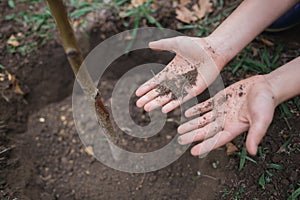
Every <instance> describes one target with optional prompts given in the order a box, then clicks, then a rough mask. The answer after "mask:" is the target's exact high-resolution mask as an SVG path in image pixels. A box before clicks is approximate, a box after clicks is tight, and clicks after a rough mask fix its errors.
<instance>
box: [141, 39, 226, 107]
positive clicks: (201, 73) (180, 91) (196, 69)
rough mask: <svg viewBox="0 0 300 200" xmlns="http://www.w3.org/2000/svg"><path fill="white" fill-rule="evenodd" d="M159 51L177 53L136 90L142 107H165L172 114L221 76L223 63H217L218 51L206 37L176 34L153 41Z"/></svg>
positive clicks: (154, 46)
mask: <svg viewBox="0 0 300 200" xmlns="http://www.w3.org/2000/svg"><path fill="white" fill-rule="evenodd" d="M149 46H150V48H152V49H156V50H168V51H172V52H175V53H176V56H175V58H174V59H173V60H172V61H171V62H170V63H169V64H168V65H167V66H166V67H165V68H164V69H163V70H162V71H161V72H160V73H159V74H157V75H156V76H154V77H153V78H152V79H150V80H149V81H147V82H146V83H144V84H143V85H142V86H140V87H139V88H138V90H137V91H136V95H137V96H139V97H140V99H139V100H138V101H137V103H136V104H137V106H138V107H144V109H145V110H146V111H148V112H149V111H151V110H153V109H156V108H158V107H161V106H163V108H162V112H164V113H168V112H170V111H172V110H173V109H175V108H176V107H178V106H179V105H180V104H181V103H184V102H186V101H187V100H189V99H191V98H193V97H195V96H196V95H198V94H200V93H201V92H203V91H204V90H205V89H206V88H207V87H208V85H210V84H211V83H212V82H213V81H214V80H215V79H216V77H217V76H218V74H219V72H220V69H221V67H222V66H218V65H220V64H219V63H218V62H215V60H216V58H217V57H218V56H214V50H213V49H212V48H211V47H210V46H209V44H208V43H207V41H206V40H205V39H203V38H192V37H185V36H181V37H175V38H170V39H163V40H159V41H156V42H152V43H150V44H149Z"/></svg>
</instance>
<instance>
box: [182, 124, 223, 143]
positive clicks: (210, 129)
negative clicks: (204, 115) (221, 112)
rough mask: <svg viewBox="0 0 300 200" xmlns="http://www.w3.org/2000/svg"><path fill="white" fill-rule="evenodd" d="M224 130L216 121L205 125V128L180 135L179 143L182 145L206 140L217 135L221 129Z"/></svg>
mask: <svg viewBox="0 0 300 200" xmlns="http://www.w3.org/2000/svg"><path fill="white" fill-rule="evenodd" d="M221 130H222V127H220V126H219V124H217V123H216V122H212V123H211V124H209V125H207V126H204V127H203V128H200V129H197V130H194V131H191V132H188V133H186V134H184V135H182V136H180V137H178V143H179V144H181V145H185V144H189V143H192V142H195V141H200V140H205V139H207V138H211V137H213V136H214V135H216V134H217V133H218V132H219V131H221Z"/></svg>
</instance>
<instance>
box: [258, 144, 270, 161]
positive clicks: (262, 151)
mask: <svg viewBox="0 0 300 200" xmlns="http://www.w3.org/2000/svg"><path fill="white" fill-rule="evenodd" d="M269 152H270V150H269V148H268V147H264V148H262V147H261V146H259V147H258V156H259V157H260V158H261V159H262V160H265V159H266V155H267V154H268V153H269Z"/></svg>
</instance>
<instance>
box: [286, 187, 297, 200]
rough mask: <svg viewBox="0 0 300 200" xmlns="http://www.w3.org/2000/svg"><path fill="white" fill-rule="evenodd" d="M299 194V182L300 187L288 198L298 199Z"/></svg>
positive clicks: (289, 199) (291, 199)
mask: <svg viewBox="0 0 300 200" xmlns="http://www.w3.org/2000/svg"><path fill="white" fill-rule="evenodd" d="M299 196H300V184H299V187H298V189H296V190H295V191H294V192H293V193H292V194H291V195H290V196H289V197H288V200H297V199H298V197H299Z"/></svg>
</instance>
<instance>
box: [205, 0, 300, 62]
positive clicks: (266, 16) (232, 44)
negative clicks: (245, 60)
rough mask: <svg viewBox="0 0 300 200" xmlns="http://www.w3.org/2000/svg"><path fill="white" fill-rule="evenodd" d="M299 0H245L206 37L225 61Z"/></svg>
mask: <svg viewBox="0 0 300 200" xmlns="http://www.w3.org/2000/svg"><path fill="white" fill-rule="evenodd" d="M297 2H299V0H284V1H283V0H263V1H262V0H245V1H244V2H242V3H241V5H240V6H239V7H238V8H237V9H236V10H235V11H234V12H233V13H232V14H231V15H230V16H229V17H228V18H227V19H226V20H225V21H224V22H223V23H222V24H221V25H220V26H219V27H218V28H217V29H216V30H215V31H214V32H213V33H212V34H211V35H210V36H209V37H208V38H207V40H209V43H210V44H211V45H212V47H215V48H214V50H215V52H216V54H218V55H220V56H221V57H223V61H224V65H225V64H226V63H227V62H229V61H230V60H231V59H232V58H233V57H234V56H235V55H236V54H237V53H239V52H240V51H241V50H242V49H243V48H244V47H245V46H246V45H247V44H249V43H250V42H251V41H252V40H253V39H254V38H255V37H256V36H257V35H258V34H259V33H261V32H262V31H263V30H265V28H267V27H268V26H269V25H270V24H271V23H272V22H274V21H275V20H276V19H277V18H279V17H280V16H281V15H283V14H284V13H285V12H286V11H288V10H289V9H290V8H291V7H292V6H293V5H295V4H296V3H297Z"/></svg>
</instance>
